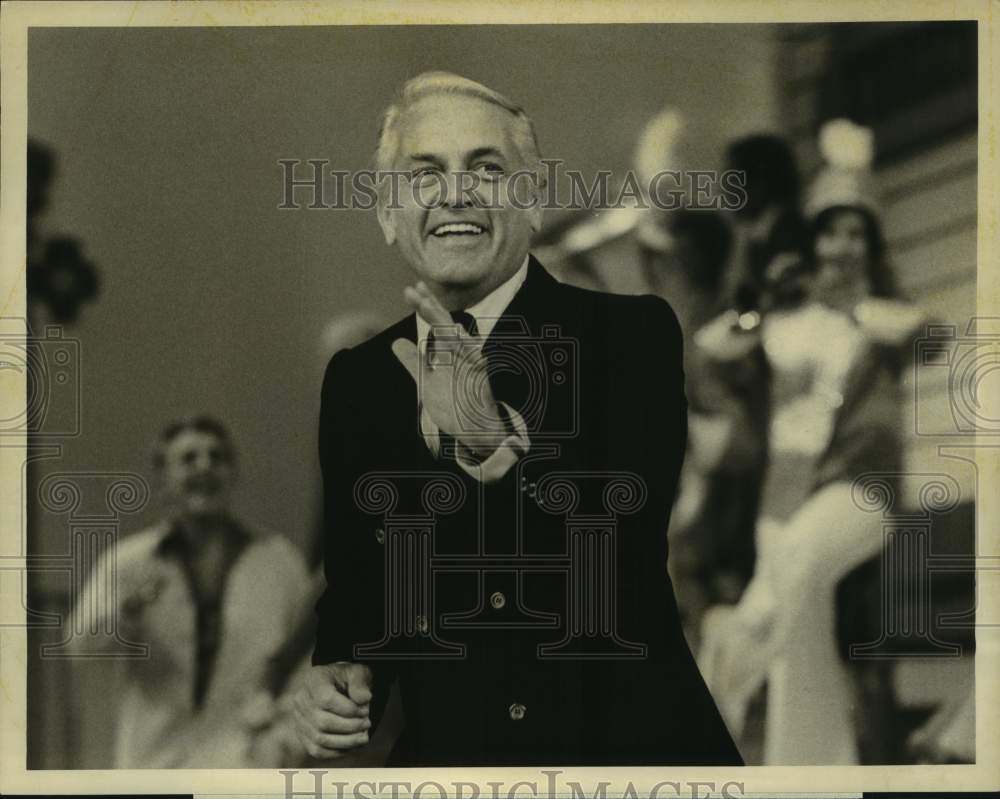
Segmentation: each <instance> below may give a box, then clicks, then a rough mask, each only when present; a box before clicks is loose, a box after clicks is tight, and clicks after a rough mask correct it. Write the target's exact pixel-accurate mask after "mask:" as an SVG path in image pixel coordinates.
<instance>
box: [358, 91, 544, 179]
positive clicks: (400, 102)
mask: <svg viewBox="0 0 1000 799" xmlns="http://www.w3.org/2000/svg"><path fill="white" fill-rule="evenodd" d="M436 94H454V95H461V96H465V97H476V98H478V99H480V100H484V101H485V102H487V103H492V104H493V105H496V106H499V107H500V108H502V109H504V110H505V111H507V112H509V113H510V114H511V115H512V116H513V117H514V120H515V124H514V129H513V130H514V134H513V139H514V146H515V147H516V148H517V151H518V153H519V154H520V156H521V158H522V159H523V161H524V164H525V166H526V167H528V168H529V169H533V170H534V169H538V168H539V162H540V161H541V155H540V154H539V150H538V137H537V136H536V135H535V124H534V122H532V121H531V118H530V117H529V116H528V115H527V114H526V113H525V111H524V109H523V108H522V107H521V106H520V105H518V104H517V103H514V102H511V101H510V100H508V99H507V98H506V97H504V96H503V95H502V94H500V92H497V91H494V90H493V89H491V88H489V87H488V86H483V84H481V83H476V81H474V80H469V79H468V78H463V77H462V76H461V75H455V74H454V73H452V72H440V71H435V72H424V73H422V74H420V75H417V76H416V77H415V78H410V80H408V81H407V82H406V83H404V84H403V85H402V87H401V88H400V89H399V92H398V95H397V98H396V101H395V102H394V103H392V105H390V106H389V107H388V108H386V110H385V112H384V113H383V114H382V122H381V124H380V125H379V130H378V143H377V144H376V147H375V169H376V170H378V171H380V172H381V171H388V170H389V169H390V168H391V165H392V161H393V158H395V155H396V153H395V149H396V147H397V146H398V144H399V131H398V130H397V122H398V121H399V117H400V115H401V114H402V113H403V112H404V111H405V110H406V109H407V108H409V107H410V106H411V105H413V104H414V103H416V102H417V101H418V100H422V99H423V98H425V97H429V96H431V95H436Z"/></svg>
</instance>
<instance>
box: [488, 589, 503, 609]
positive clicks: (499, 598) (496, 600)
mask: <svg viewBox="0 0 1000 799" xmlns="http://www.w3.org/2000/svg"><path fill="white" fill-rule="evenodd" d="M490 604H491V605H492V606H493V609H494V610H500V609H501V608H502V607H503V606H504V605H506V604H507V597H505V596H504V595H503V594H502V593H500V592H499V591H494V592H493V594H492V595H491V596H490Z"/></svg>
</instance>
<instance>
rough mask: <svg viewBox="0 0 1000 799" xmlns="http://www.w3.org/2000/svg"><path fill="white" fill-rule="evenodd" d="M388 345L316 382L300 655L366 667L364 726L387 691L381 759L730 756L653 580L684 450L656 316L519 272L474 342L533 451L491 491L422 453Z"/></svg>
mask: <svg viewBox="0 0 1000 799" xmlns="http://www.w3.org/2000/svg"><path fill="white" fill-rule="evenodd" d="M400 337H404V338H408V339H411V340H415V338H416V322H415V318H414V317H413V316H409V317H407V318H405V319H403V320H402V321H400V322H399V323H397V324H395V325H393V326H392V327H390V328H388V329H387V330H385V331H383V332H382V333H380V334H379V335H377V336H375V337H374V338H372V339H370V340H369V341H367V342H365V343H363V344H361V345H359V346H357V347H355V348H353V349H351V350H346V351H341V352H339V353H338V354H337V355H335V356H334V357H333V359H332V360H331V361H330V364H329V367H328V369H327V373H326V377H325V380H324V385H323V396H322V410H321V419H320V441H319V446H320V457H321V463H322V467H323V479H324V490H325V512H326V555H325V558H326V577H327V583H328V588H327V590H326V592H325V594H324V595H323V597H322V598H321V599H320V601H319V603H318V605H317V613H318V621H319V624H318V632H317V642H316V649H315V653H314V657H313V661H314V663H330V662H334V661H339V660H346V661H355V662H362V663H366V664H367V665H369V666H370V667H371V668H372V670H373V672H374V675H375V686H374V690H375V699H374V701H373V715H374V721H375V723H376V724H377V720H378V714H379V712H380V709H381V707H382V706H383V705H384V702H385V699H386V695H387V693H388V690H389V688H390V686H391V684H392V682H393V680H394V679H395V678H398V679H399V680H400V687H401V691H402V701H403V707H404V713H405V716H406V722H405V727H404V731H403V733H402V734H401V737H400V740H399V741H398V742H397V745H396V747H395V749H394V750H393V754H392V756H391V758H390V765H401V766H409V765H412V766H461V765H477V764H478V765H504V764H507V765H517V764H524V765H532V764H552V765H601V764H620V765H625V764H741V762H742V761H741V760H740V756H739V754H738V752H737V750H736V748H735V746H734V744H733V742H732V739H731V738H730V736H729V734H728V732H727V730H726V728H725V726H724V724H723V722H722V719H721V717H720V716H719V713H718V711H717V709H716V707H715V704H714V702H713V700H712V697H711V696H710V694H709V693H708V690H707V688H706V686H705V683H704V681H703V680H702V678H701V675H700V674H699V672H698V670H697V668H696V666H695V663H694V659H693V658H692V656H691V653H690V651H689V649H688V646H687V643H686V642H685V639H684V637H683V635H682V632H681V626H680V622H679V618H678V612H677V607H676V604H675V600H674V594H673V589H672V586H671V583H670V580H669V578H668V576H667V568H666V564H667V523H668V520H669V515H670V509H671V506H672V504H673V501H674V496H675V493H676V489H677V482H678V477H679V473H680V469H681V463H682V460H683V456H684V449H685V442H686V437H687V415H686V408H687V406H686V401H685V396H684V375H683V369H682V363H681V349H682V339H681V331H680V328H679V326H678V324H677V320H676V317H675V315H674V313H673V311H672V310H671V308H670V306H669V305H668V304H667V303H665V302H663V301H662V300H660V299H658V298H655V297H652V296H644V297H626V296H615V295H609V294H600V293H596V292H591V291H586V290H583V289H578V288H575V287H571V286H567V285H563V284H561V283H559V282H557V281H556V280H555V279H553V278H552V277H551V276H550V275H549V274H548V273H547V272H546V271H545V270H544V269H543V268H542V266H541V265H540V264H539V263H538V262H537V261H536V260H535V259H534V258H532V259H531V263H530V266H529V271H528V275H527V278H526V280H525V283H524V285H523V286H522V287H521V289H520V290H519V292H518V293H517V295H516V296H515V297H514V299H513V300H512V302H511V304H510V306H509V307H508V308H507V310H506V312H505V313H504V315H503V317H502V318H501V319H500V321H499V322H498V324H497V326H496V328H495V329H494V331H493V332H492V333H491V335H490V337H489V339H488V341H487V342H486V345H485V347H484V351H485V352H486V354H487V357H488V358H489V363H490V368H491V371H493V370H495V372H494V373H493V374H492V376H491V384H492V387H493V391H494V394H495V396H496V397H497V399H499V400H503V401H505V402H507V403H509V404H510V405H511V406H512V407H514V408H516V409H518V411H519V412H520V413H521V414H522V416H523V417H524V419H525V421H526V423H527V425H528V429H529V434H530V438H531V450H530V451H529V452H528V453H527V454H526V455H525V456H523V457H522V459H521V460H520V461H519V462H518V463H517V465H516V466H515V467H513V468H512V469H511V470H510V471H509V472H508V473H507V474H506V475H505V476H504V477H503V478H502V479H500V480H498V481H496V482H493V483H489V484H481V483H479V482H478V481H476V480H475V479H473V478H471V477H470V476H468V475H467V474H465V473H464V472H463V471H462V470H461V469H460V468H459V467H458V465H457V464H456V463H454V462H453V461H447V460H436V459H435V458H433V457H432V455H431V453H430V452H429V450H428V448H427V446H426V444H425V442H424V440H423V438H422V436H421V434H420V432H419V428H418V421H417V420H418V416H417V394H416V387H415V384H414V382H413V380H412V379H411V378H410V376H409V374H408V373H407V372H406V370H405V369H404V368H403V367H402V365H401V364H400V363H399V362H398V361H397V360H396V358H395V356H394V355H393V353H392V352H391V349H390V346H391V344H392V342H393V341H394V340H395V339H397V338H400ZM401 597H402V598H401ZM365 645H368V646H367V648H365ZM359 646H360V647H362V648H361V649H358V648H357V647H359Z"/></svg>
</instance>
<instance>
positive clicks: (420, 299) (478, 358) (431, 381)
mask: <svg viewBox="0 0 1000 799" xmlns="http://www.w3.org/2000/svg"><path fill="white" fill-rule="evenodd" d="M403 296H404V297H405V298H406V301H407V303H409V305H410V306H411V307H412V308H413V309H414V310H415V311H416V312H417V313H418V314H419V315H420V316H421V318H423V319H424V321H425V322H427V324H429V325H430V326H431V329H432V330H433V331H434V347H433V353H428V355H433V361H430V362H425V364H424V365H423V368H421V363H420V358H421V353H420V352H419V351H418V348H417V346H416V345H414V343H413V342H412V341H408V340H407V339H405V338H400V339H396V340H395V341H394V342H393V344H392V351H393V353H394V354H395V356H396V357H397V358H398V359H399V362H400V363H401V364H403V366H404V367H405V368H406V371H408V372H409V373H410V376H411V377H412V378H413V380H414V381H415V382H416V383H417V387H418V390H419V391H420V401H421V402H422V403H423V407H424V409H425V410H426V411H427V413H428V415H429V416H430V418H431V421H433V422H434V424H435V425H437V427H438V429H440V430H443V431H444V432H445V433H449V434H450V435H452V436H454V437H455V438H456V439H457V440H458V441H460V442H462V444H464V445H465V446H466V447H468V448H469V449H470V450H472V451H473V452H474V453H476V455H477V456H479V457H486V456H488V455H490V454H491V453H492V452H493V451H494V450H495V449H496V448H497V446H499V445H500V444H501V443H502V442H503V441H504V439H505V438H506V437H507V435H508V431H507V429H506V425H505V424H504V420H503V418H502V417H501V415H500V412H499V409H498V406H497V402H496V400H495V399H494V397H493V390H492V389H491V388H490V381H489V376H488V373H487V361H486V357H485V356H484V355H483V353H482V342H481V341H477V340H476V339H473V338H472V337H470V336H469V335H468V333H466V332H465V330H464V329H462V326H461V325H457V324H455V322H453V321H452V318H451V314H449V313H448V311H446V310H445V308H444V306H442V305H441V303H440V302H439V301H438V299H437V297H435V296H434V295H433V294H432V293H431V291H430V289H428V288H427V286H426V285H424V283H422V282H421V283H417V285H416V286H414V287H409V286H408V287H407V288H406V289H405V291H404V292H403ZM434 361H436V362H437V365H434ZM460 407H461V408H462V413H461V414H460V413H459V412H458V409H459V408H460Z"/></svg>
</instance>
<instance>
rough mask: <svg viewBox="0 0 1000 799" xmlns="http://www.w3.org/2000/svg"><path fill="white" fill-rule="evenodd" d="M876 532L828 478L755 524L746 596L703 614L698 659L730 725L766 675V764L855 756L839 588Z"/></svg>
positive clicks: (874, 548)
mask: <svg viewBox="0 0 1000 799" xmlns="http://www.w3.org/2000/svg"><path fill="white" fill-rule="evenodd" d="M882 541H883V537H882V530H881V519H880V516H879V514H877V513H871V512H868V511H864V510H862V509H860V508H859V507H857V506H856V505H855V504H854V502H853V501H852V498H851V485H850V483H848V482H846V481H845V482H839V483H834V484H831V485H828V486H826V487H825V488H823V489H822V490H820V491H818V492H817V493H815V494H813V495H812V496H810V497H809V499H808V500H807V501H806V502H805V503H804V504H803V505H802V507H801V508H800V509H799V510H798V511H797V512H796V513H795V514H794V515H793V516H792V517H791V518H790V519H789V520H788V522H787V523H786V524H784V525H777V524H773V523H771V524H768V523H766V522H763V523H762V524H761V525H760V527H759V530H758V561H757V568H756V574H755V575H754V579H753V581H752V582H751V584H750V586H749V587H748V588H747V591H746V593H745V594H744V596H743V599H741V601H740V603H739V605H738V606H737V607H736V608H735V609H732V610H720V611H719V612H718V613H716V614H709V615H708V616H707V617H706V629H705V633H704V634H705V646H704V648H703V650H702V653H701V655H700V657H699V661H700V662H701V665H702V668H703V671H704V673H705V675H706V679H707V680H708V682H709V685H710V686H711V687H712V689H713V693H714V694H715V697H716V700H717V702H718V703H719V706H720V709H721V710H722V712H723V715H724V716H726V721H727V722H728V723H729V724H730V727H731V728H732V729H733V730H734V731H738V730H739V729H740V728H741V727H742V725H743V714H744V713H745V710H746V704H747V702H748V701H749V700H750V698H751V697H752V696H753V694H754V692H755V691H756V689H757V688H759V686H760V684H761V683H762V682H763V681H764V680H765V679H766V680H767V683H768V699H767V718H766V722H765V740H764V747H765V748H764V763H765V765H810V764H812V765H850V764H854V763H857V762H858V752H857V744H856V740H855V733H854V725H853V721H852V705H853V700H854V692H853V691H852V688H851V682H850V679H849V674H848V672H847V669H846V667H845V665H844V663H843V662H842V661H841V659H840V655H839V652H838V649H837V634H836V633H837V628H836V621H837V618H836V605H835V599H836V588H837V584H838V583H839V582H840V580H841V579H842V578H843V577H844V576H845V575H847V574H848V573H849V572H850V571H852V570H853V569H854V568H855V567H856V566H858V565H860V564H861V563H863V562H864V561H865V560H867V559H869V558H870V557H872V556H873V555H875V554H877V553H878V552H879V551H880V549H881V547H882Z"/></svg>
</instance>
